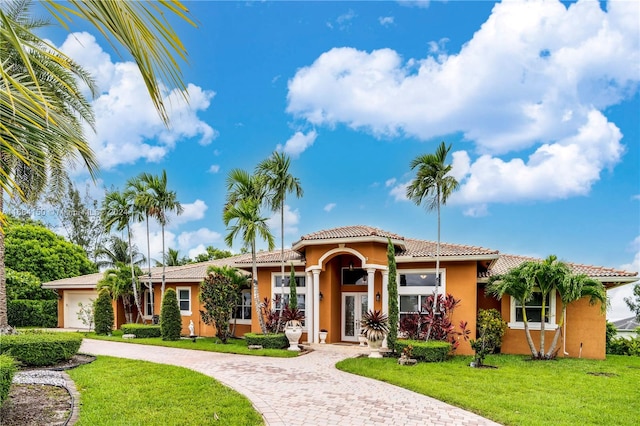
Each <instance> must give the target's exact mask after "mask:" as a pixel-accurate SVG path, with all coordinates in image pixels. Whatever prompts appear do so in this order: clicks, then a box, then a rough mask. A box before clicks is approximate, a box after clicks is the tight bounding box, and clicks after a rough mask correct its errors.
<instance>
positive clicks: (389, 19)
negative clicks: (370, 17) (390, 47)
mask: <svg viewBox="0 0 640 426" xmlns="http://www.w3.org/2000/svg"><path fill="white" fill-rule="evenodd" d="M378 22H380V25H382V26H383V27H388V26H389V25H392V24H393V23H394V19H393V16H380V17H378Z"/></svg>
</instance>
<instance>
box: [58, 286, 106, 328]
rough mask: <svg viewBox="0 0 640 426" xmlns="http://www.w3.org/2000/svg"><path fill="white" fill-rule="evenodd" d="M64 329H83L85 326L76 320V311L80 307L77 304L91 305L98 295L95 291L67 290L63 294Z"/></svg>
mask: <svg viewBox="0 0 640 426" xmlns="http://www.w3.org/2000/svg"><path fill="white" fill-rule="evenodd" d="M63 294H64V296H63V297H64V327H65V328H84V329H85V330H86V329H87V326H86V325H84V323H83V322H82V321H81V320H80V319H78V311H79V310H80V306H78V303H82V304H83V305H84V306H86V305H89V304H91V303H92V300H95V299H96V298H97V297H98V293H97V292H96V291H95V290H83V291H70V290H67V291H65V292H64V293H63Z"/></svg>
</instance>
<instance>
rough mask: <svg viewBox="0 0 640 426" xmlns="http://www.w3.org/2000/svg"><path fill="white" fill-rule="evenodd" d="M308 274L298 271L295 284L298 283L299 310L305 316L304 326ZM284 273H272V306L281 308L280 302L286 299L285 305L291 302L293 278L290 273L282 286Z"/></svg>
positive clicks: (303, 322) (303, 324)
mask: <svg viewBox="0 0 640 426" xmlns="http://www.w3.org/2000/svg"><path fill="white" fill-rule="evenodd" d="M306 280H307V276H306V274H305V273H304V272H300V273H296V275H295V284H296V296H297V299H298V310H299V311H300V312H301V313H302V315H304V316H305V319H304V320H303V321H302V326H303V327H306V317H307V310H306V303H307V284H306ZM282 281H283V280H282V274H281V273H276V272H274V273H272V274H271V289H272V297H271V301H272V302H271V308H272V309H277V310H280V302H281V300H282V299H284V304H285V306H286V305H288V304H289V284H290V283H289V281H291V278H290V276H289V275H286V276H285V277H284V287H283V286H282Z"/></svg>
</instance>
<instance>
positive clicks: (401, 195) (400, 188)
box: [389, 182, 409, 201]
mask: <svg viewBox="0 0 640 426" xmlns="http://www.w3.org/2000/svg"><path fill="white" fill-rule="evenodd" d="M407 186H409V182H405V183H398V184H397V185H395V186H394V187H393V188H391V191H389V195H391V196H392V197H393V198H395V200H396V201H409V199H408V198H407Z"/></svg>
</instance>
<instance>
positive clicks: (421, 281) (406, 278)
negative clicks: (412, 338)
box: [398, 269, 446, 319]
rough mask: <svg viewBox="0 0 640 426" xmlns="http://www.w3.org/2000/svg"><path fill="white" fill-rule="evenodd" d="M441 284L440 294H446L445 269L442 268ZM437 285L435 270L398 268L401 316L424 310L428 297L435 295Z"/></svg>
mask: <svg viewBox="0 0 640 426" xmlns="http://www.w3.org/2000/svg"><path fill="white" fill-rule="evenodd" d="M440 281H441V283H440V286H439V287H438V294H445V293H446V291H445V289H446V286H445V284H446V278H445V270H443V269H441V270H440ZM435 285H436V273H435V270H432V269H427V270H419V269H416V270H402V269H399V270H398V296H399V308H400V318H401V319H402V318H403V317H405V316H407V315H409V314H415V313H419V312H424V309H423V304H424V302H425V301H426V300H427V297H429V296H431V295H433V292H434V291H435Z"/></svg>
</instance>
